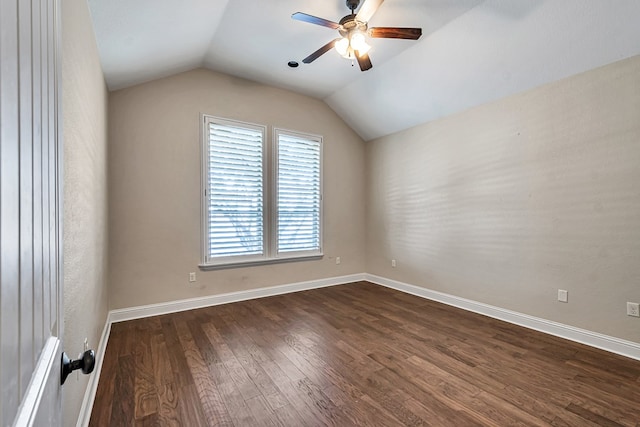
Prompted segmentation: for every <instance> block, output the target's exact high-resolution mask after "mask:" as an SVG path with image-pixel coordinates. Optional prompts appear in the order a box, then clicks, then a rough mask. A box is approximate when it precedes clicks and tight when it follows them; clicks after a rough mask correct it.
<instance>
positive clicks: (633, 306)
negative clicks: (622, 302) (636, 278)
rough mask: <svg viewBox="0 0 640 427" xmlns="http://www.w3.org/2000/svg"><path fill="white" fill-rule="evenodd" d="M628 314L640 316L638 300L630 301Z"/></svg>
mask: <svg viewBox="0 0 640 427" xmlns="http://www.w3.org/2000/svg"><path fill="white" fill-rule="evenodd" d="M627 316H633V317H640V304H638V303H637V302H628V303H627Z"/></svg>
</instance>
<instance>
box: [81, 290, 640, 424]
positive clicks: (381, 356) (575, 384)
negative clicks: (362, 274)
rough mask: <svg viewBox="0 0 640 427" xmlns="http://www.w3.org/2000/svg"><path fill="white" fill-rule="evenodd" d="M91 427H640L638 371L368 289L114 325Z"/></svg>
mask: <svg viewBox="0 0 640 427" xmlns="http://www.w3.org/2000/svg"><path fill="white" fill-rule="evenodd" d="M90 425H91V426H134V425H135V426H165V425H166V426H207V425H227V426H232V425H233V426H261V425H265V426H273V425H276V426H279V425H284V426H305V425H309V426H321V425H336V426H351V425H364V426H387V425H388V426H393V425H410V426H418V425H433V426H478V425H480V426H511V425H521V426H547V425H553V426H635V427H638V426H640V362H638V361H634V360H631V359H627V358H624V357H621V356H616V355H613V354H610V353H607V352H604V351H600V350H596V349H593V348H590V347H587V346H583V345H580V344H576V343H573V342H570V341H566V340H562V339H559V338H555V337H552V336H549V335H545V334H542V333H538V332H535V331H531V330H528V329H525V328H521V327H518V326H514V325H510V324H507V323H504V322H500V321H497V320H493V319H490V318H488V317H484V316H480V315H477V314H473V313H469V312H466V311H463V310H459V309H456V308H452V307H449V306H445V305H442V304H439V303H435V302H431V301H428V300H425V299H422V298H419V297H414V296H411V295H407V294H404V293H401V292H397V291H394V290H390V289H386V288H383V287H380V286H377V285H373V284H370V283H365V282H360V283H354V284H349V285H343V286H334V287H329V288H322V289H316V290H311V291H305V292H298V293H294V294H287V295H281V296H275V297H270V298H264V299H260V300H252V301H245V302H240V303H234V304H227V305H221V306H215V307H210V308H205V309H199V310H193V311H188V312H182V313H176V314H170V315H165V316H157V317H152V318H146V319H140V320H133V321H129V322H123V323H116V324H114V325H113V327H112V329H111V336H110V338H109V343H108V346H107V350H106V355H105V359H104V364H103V368H102V374H101V376H100V382H99V386H98V391H97V394H96V399H95V403H94V406H93V413H92V416H91V424H90Z"/></svg>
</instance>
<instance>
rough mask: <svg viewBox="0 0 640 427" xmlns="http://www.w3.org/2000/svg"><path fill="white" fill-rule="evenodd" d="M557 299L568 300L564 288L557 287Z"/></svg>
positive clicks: (567, 292) (567, 293)
mask: <svg viewBox="0 0 640 427" xmlns="http://www.w3.org/2000/svg"><path fill="white" fill-rule="evenodd" d="M558 301H560V302H569V291H565V290H564V289H558Z"/></svg>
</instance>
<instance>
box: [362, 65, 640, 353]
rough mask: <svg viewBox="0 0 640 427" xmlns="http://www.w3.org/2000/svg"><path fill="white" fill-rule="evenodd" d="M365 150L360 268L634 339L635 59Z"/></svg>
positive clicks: (639, 284)
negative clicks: (629, 312)
mask: <svg viewBox="0 0 640 427" xmlns="http://www.w3.org/2000/svg"><path fill="white" fill-rule="evenodd" d="M477 84H482V82H477ZM366 151H367V164H366V167H367V248H368V252H367V255H368V256H367V272H369V273H373V274H377V275H381V276H385V277H389V278H392V279H396V280H400V281H404V282H407V283H411V284H415V285H419V286H423V287H425V288H429V289H433V290H437V291H441V292H445V293H449V294H452V295H456V296H460V297H464V298H468V299H471V300H476V301H480V302H484V303H488V304H491V305H495V306H498V307H503V308H506V309H511V310H514V311H517V312H521V313H527V314H530V315H533V316H538V317H542V318H545V319H550V320H553V321H557V322H561V323H565V324H569V325H574V326H577V327H581V328H585V329H588V330H592V331H596V332H601V333H604V334H608V335H612V336H616V337H620V338H623V339H628V340H631V341H635V342H640V319H637V318H633V317H628V316H626V311H625V310H626V305H625V302H626V301H636V302H638V301H640V57H634V58H631V59H628V60H624V61H621V62H618V63H615V64H612V65H609V66H606V67H603V68H600V69H596V70H592V71H589V72H587V73H584V74H581V75H577V76H574V77H571V78H568V79H565V80H561V81H558V82H556V83H553V84H549V85H546V86H543V87H540V88H537V89H534V90H531V91H528V92H525V93H522V94H519V95H516V96H513V97H510V98H507V99H504V100H501V101H497V102H494V103H491V104H486V105H483V106H480V107H477V108H474V109H471V110H468V111H466V112H463V113H461V114H457V115H455V116H450V117H448V118H445V119H442V120H438V121H435V122H431V123H427V124H424V125H420V126H417V127H414V128H412V129H409V130H406V131H403V132H400V133H397V134H394V135H391V136H389V137H385V138H382V139H379V140H376V141H373V142H371V143H369V144H367V150H366ZM392 258H395V259H397V263H398V266H397V268H392V267H391V262H390V260H391V259H392ZM559 288H561V289H566V290H568V291H569V303H568V304H563V303H559V302H557V290H558V289H559Z"/></svg>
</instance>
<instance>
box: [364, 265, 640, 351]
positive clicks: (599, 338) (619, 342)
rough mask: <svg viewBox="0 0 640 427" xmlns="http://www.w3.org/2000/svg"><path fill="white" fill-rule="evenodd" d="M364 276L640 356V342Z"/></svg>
mask: <svg viewBox="0 0 640 427" xmlns="http://www.w3.org/2000/svg"><path fill="white" fill-rule="evenodd" d="M365 280H367V281H369V282H371V283H375V284H376V285H381V286H386V287H388V288H391V289H395V290H398V291H402V292H405V293H408V294H412V295H416V296H419V297H422V298H426V299H429V300H433V301H437V302H441V303H443V304H447V305H451V306H454V307H458V308H462V309H464V310H468V311H472V312H474V313H479V314H483V315H485V316H489V317H493V318H494V319H498V320H502V321H505V322H508V323H513V324H515V325H519V326H524V327H525V328H529V329H534V330H536V331H540V332H544V333H546V334H549V335H554V336H557V337H560V338H565V339H568V340H570V341H575V342H579V343H581V344H586V345H588V346H591V347H595V348H599V349H602V350H606V351H609V352H611V353H616V354H620V355H622V356H626V357H630V358H632V359H636V360H640V344H638V343H635V342H632V341H626V340H623V339H620V338H615V337H611V336H608V335H604V334H599V333H597V332H592V331H588V330H586V329H580V328H576V327H573V326H569V325H564V324H562V323H557V322H552V321H550V320H545V319H541V318H539V317H534V316H529V315H527V314H522V313H518V312H515V311H511V310H506V309H504V308H500V307H495V306H492V305H488V304H483V303H481V302H477V301H472V300H468V299H465V298H460V297H456V296H453V295H449V294H445V293H442V292H437V291H432V290H430V289H426V288H422V287H420V286H415V285H410V284H407V283H403V282H398V281H397V280H392V279H387V278H385V277H380V276H376V275H373V274H365Z"/></svg>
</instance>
